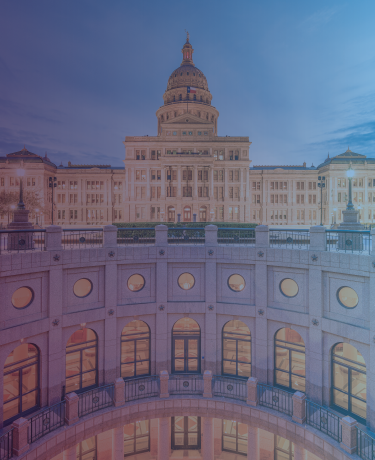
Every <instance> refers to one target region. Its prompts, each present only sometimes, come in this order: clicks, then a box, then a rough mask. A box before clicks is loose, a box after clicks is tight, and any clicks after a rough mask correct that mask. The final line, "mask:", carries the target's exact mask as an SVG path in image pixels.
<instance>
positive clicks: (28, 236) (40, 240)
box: [0, 229, 46, 254]
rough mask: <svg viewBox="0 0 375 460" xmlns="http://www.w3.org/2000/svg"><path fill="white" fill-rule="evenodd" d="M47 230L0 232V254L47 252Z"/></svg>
mask: <svg viewBox="0 0 375 460" xmlns="http://www.w3.org/2000/svg"><path fill="white" fill-rule="evenodd" d="M45 249H46V230H45V229H42V230H34V229H30V230H29V229H25V230H0V254H1V253H7V252H9V253H12V252H27V251H45Z"/></svg>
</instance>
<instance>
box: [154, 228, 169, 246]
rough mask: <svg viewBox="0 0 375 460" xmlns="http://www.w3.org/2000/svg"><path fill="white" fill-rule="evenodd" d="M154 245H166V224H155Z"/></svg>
mask: <svg viewBox="0 0 375 460" xmlns="http://www.w3.org/2000/svg"><path fill="white" fill-rule="evenodd" d="M155 246H168V227H167V226H166V225H156V227H155Z"/></svg>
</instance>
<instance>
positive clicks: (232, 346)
mask: <svg viewBox="0 0 375 460" xmlns="http://www.w3.org/2000/svg"><path fill="white" fill-rule="evenodd" d="M223 358H224V359H234V360H235V359H236V341H235V340H230V339H224V340H223Z"/></svg>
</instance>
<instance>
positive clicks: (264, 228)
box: [255, 225, 270, 248]
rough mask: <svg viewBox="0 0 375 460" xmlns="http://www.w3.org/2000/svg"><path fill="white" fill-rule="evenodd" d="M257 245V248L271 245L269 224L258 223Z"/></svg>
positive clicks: (256, 228)
mask: <svg viewBox="0 0 375 460" xmlns="http://www.w3.org/2000/svg"><path fill="white" fill-rule="evenodd" d="M255 246H256V247H257V248H269V247H270V236H269V229H268V225H258V226H257V227H255Z"/></svg>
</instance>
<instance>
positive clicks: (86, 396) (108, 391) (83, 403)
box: [78, 383, 115, 417]
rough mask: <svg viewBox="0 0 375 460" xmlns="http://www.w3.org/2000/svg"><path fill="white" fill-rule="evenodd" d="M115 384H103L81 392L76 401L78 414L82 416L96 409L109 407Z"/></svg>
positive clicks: (111, 403) (112, 398) (112, 399)
mask: <svg viewBox="0 0 375 460" xmlns="http://www.w3.org/2000/svg"><path fill="white" fill-rule="evenodd" d="M114 389H115V385H114V384H113V383H112V384H110V385H104V386H102V387H98V388H94V389H93V390H89V391H85V392H84V393H81V394H80V395H78V396H79V401H78V416H79V417H82V416H84V415H87V414H91V413H93V412H96V411H98V410H101V409H104V408H105V407H110V406H112V405H113V401H114Z"/></svg>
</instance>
